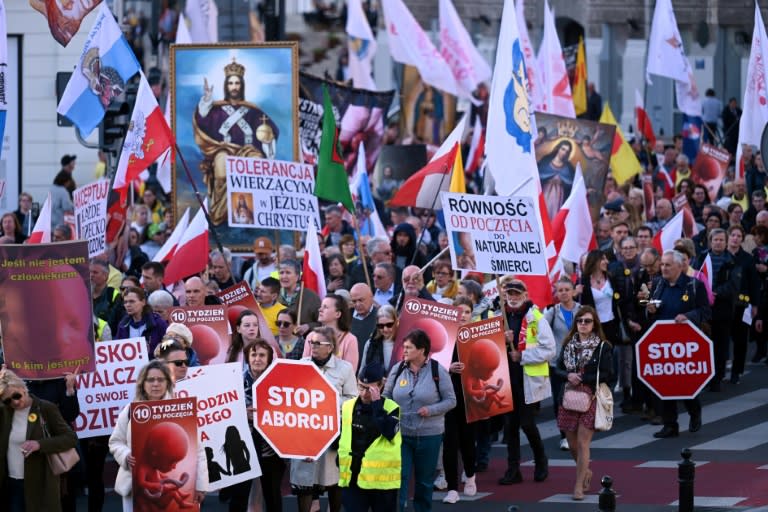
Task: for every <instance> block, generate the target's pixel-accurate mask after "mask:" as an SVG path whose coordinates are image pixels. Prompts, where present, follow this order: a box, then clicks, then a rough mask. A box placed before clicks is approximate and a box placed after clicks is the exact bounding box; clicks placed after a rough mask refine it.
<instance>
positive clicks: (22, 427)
mask: <svg viewBox="0 0 768 512" xmlns="http://www.w3.org/2000/svg"><path fill="white" fill-rule="evenodd" d="M30 409H31V406H30V407H27V408H26V409H19V410H17V411H13V421H12V423H11V433H10V435H9V436H8V476H9V477H11V478H15V479H17V480H23V479H24V454H23V453H21V445H22V444H23V443H24V442H25V441H26V440H27V421H28V418H29V410H30ZM41 414H42V413H41Z"/></svg>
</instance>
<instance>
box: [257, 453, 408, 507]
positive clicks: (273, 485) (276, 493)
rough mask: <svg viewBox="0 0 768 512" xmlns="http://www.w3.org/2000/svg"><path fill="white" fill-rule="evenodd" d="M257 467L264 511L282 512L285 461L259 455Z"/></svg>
mask: <svg viewBox="0 0 768 512" xmlns="http://www.w3.org/2000/svg"><path fill="white" fill-rule="evenodd" d="M259 465H260V466H261V492H262V494H263V495H264V505H265V510H266V512H282V510H283V493H282V491H281V490H280V484H282V482H283V475H284V474H285V461H284V460H283V459H281V458H280V457H278V456H277V455H275V456H273V457H262V456H261V455H259ZM395 495H397V493H395ZM392 510H394V508H392Z"/></svg>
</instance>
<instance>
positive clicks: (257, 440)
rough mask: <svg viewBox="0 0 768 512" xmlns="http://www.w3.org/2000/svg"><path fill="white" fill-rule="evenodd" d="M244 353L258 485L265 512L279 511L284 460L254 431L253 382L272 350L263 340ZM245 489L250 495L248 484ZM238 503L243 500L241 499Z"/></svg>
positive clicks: (269, 360)
mask: <svg viewBox="0 0 768 512" xmlns="http://www.w3.org/2000/svg"><path fill="white" fill-rule="evenodd" d="M286 311H287V310H286ZM280 314H282V313H280ZM302 343H303V341H302ZM243 354H244V356H245V360H246V361H248V368H247V369H246V370H245V371H244V372H243V384H244V387H245V406H246V409H247V411H248V425H250V427H251V436H252V437H253V444H254V446H255V447H256V455H257V456H258V458H259V466H261V477H260V482H259V483H260V484H261V493H262V495H263V497H264V505H265V510H266V512H281V511H282V510H283V494H282V492H281V491H280V484H281V482H282V481H283V474H285V461H284V460H283V459H281V458H280V457H279V456H278V455H277V453H275V451H274V450H273V449H272V447H271V446H270V444H269V443H268V442H267V441H266V440H265V439H264V438H263V437H262V435H261V434H259V432H258V431H257V430H256V429H254V428H253V413H254V409H253V383H254V382H256V381H257V380H258V379H259V377H261V375H262V374H263V373H264V372H265V371H266V370H267V368H269V367H270V366H271V365H272V362H273V361H274V359H275V351H274V349H273V348H272V347H271V346H270V345H269V344H268V343H267V342H266V341H264V340H262V339H257V340H255V341H253V342H251V343H249V344H248V345H246V346H245V349H243ZM247 489H248V490H249V491H251V492H252V487H251V486H250V485H249V486H248V488H247ZM241 492H243V495H244V496H245V504H246V505H247V503H248V493H245V492H244V490H241ZM240 496H242V495H240ZM254 496H255V495H254ZM236 499H238V498H237V495H235V496H233V497H232V500H233V502H234V501H235V500H236ZM240 500H242V497H241V498H240ZM243 510H245V508H243Z"/></svg>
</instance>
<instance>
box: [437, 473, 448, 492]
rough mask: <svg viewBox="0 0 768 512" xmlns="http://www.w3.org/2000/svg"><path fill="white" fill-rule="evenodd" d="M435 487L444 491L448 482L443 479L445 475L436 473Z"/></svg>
mask: <svg viewBox="0 0 768 512" xmlns="http://www.w3.org/2000/svg"><path fill="white" fill-rule="evenodd" d="M434 485H435V489H437V490H439V491H444V490H446V489H447V488H448V482H447V481H446V479H445V475H444V474H442V473H440V474H439V475H437V478H435V484H434Z"/></svg>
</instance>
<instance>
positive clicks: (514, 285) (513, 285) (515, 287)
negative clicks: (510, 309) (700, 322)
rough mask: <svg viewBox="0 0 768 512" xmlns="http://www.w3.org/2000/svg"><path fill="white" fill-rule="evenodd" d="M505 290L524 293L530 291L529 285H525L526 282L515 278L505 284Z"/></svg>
mask: <svg viewBox="0 0 768 512" xmlns="http://www.w3.org/2000/svg"><path fill="white" fill-rule="evenodd" d="M504 291H507V292H518V293H523V292H527V291H528V287H526V286H525V283H524V282H522V281H519V280H517V279H513V280H512V281H510V282H508V283H507V284H505V285H504Z"/></svg>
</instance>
